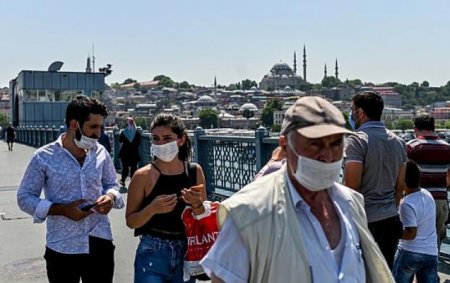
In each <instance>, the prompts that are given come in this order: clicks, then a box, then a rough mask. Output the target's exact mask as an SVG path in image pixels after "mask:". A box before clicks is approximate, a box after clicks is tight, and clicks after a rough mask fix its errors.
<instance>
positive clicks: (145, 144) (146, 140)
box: [137, 127, 151, 167]
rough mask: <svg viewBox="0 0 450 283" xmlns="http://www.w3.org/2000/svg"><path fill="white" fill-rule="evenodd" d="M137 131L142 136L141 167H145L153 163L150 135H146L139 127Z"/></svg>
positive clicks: (140, 146) (140, 148)
mask: <svg viewBox="0 0 450 283" xmlns="http://www.w3.org/2000/svg"><path fill="white" fill-rule="evenodd" d="M137 130H138V131H139V133H140V134H141V142H140V143H139V167H143V166H145V165H147V164H150V162H151V153H150V146H151V142H150V134H149V133H144V132H143V131H142V128H141V127H137Z"/></svg>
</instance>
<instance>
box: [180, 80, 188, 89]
mask: <svg viewBox="0 0 450 283" xmlns="http://www.w3.org/2000/svg"><path fill="white" fill-rule="evenodd" d="M190 87H191V86H190V85H189V83H188V82H187V81H182V82H181V83H179V84H178V88H184V89H186V88H190Z"/></svg>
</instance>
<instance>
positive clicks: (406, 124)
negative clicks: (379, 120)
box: [395, 119, 414, 131]
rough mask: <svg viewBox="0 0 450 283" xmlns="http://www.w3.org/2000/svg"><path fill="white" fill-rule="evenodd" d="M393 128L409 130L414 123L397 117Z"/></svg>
mask: <svg viewBox="0 0 450 283" xmlns="http://www.w3.org/2000/svg"><path fill="white" fill-rule="evenodd" d="M395 128H396V129H397V130H402V131H405V130H410V129H412V128H414V123H413V121H411V120H406V119H399V120H397V122H396V123H395Z"/></svg>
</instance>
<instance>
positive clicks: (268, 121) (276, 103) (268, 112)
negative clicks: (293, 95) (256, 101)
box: [261, 99, 283, 127]
mask: <svg viewBox="0 0 450 283" xmlns="http://www.w3.org/2000/svg"><path fill="white" fill-rule="evenodd" d="M282 107H283V104H282V103H281V101H280V100H278V99H273V100H270V101H269V102H267V104H266V106H265V107H264V109H263V112H262V114H261V122H262V124H263V125H264V126H265V127H271V126H272V125H273V112H274V111H276V110H281V108H282Z"/></svg>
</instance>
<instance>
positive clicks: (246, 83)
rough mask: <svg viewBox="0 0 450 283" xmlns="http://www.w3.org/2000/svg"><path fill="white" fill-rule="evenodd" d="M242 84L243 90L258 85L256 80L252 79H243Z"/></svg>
mask: <svg viewBox="0 0 450 283" xmlns="http://www.w3.org/2000/svg"><path fill="white" fill-rule="evenodd" d="M241 85H242V89H243V90H249V89H251V88H252V87H253V86H256V87H257V86H258V84H257V83H256V82H255V81H251V80H249V79H246V80H243V81H242V83H241Z"/></svg>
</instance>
